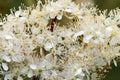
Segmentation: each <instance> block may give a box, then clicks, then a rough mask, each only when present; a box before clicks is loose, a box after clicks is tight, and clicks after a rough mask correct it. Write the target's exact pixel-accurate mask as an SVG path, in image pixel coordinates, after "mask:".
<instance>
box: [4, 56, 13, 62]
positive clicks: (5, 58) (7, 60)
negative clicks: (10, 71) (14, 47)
mask: <svg viewBox="0 0 120 80" xmlns="http://www.w3.org/2000/svg"><path fill="white" fill-rule="evenodd" d="M3 59H4V60H5V61H6V62H10V61H11V59H10V57H9V56H6V55H4V56H3Z"/></svg>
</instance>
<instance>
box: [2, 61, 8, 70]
mask: <svg viewBox="0 0 120 80" xmlns="http://www.w3.org/2000/svg"><path fill="white" fill-rule="evenodd" d="M2 68H3V69H4V70H5V71H8V69H9V68H8V65H7V64H6V63H2Z"/></svg>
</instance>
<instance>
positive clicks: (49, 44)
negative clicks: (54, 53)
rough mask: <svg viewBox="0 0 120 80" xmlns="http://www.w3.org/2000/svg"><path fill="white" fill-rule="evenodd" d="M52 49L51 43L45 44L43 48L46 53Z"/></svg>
mask: <svg viewBox="0 0 120 80" xmlns="http://www.w3.org/2000/svg"><path fill="white" fill-rule="evenodd" d="M53 47H54V45H53V44H52V43H46V44H45V47H44V48H45V50H46V51H49V50H50V49H51V48H53Z"/></svg>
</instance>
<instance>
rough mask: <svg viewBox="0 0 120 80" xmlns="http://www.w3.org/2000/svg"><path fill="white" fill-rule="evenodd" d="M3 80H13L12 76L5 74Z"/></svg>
mask: <svg viewBox="0 0 120 80" xmlns="http://www.w3.org/2000/svg"><path fill="white" fill-rule="evenodd" d="M4 80H13V76H12V74H6V75H5V77H4Z"/></svg>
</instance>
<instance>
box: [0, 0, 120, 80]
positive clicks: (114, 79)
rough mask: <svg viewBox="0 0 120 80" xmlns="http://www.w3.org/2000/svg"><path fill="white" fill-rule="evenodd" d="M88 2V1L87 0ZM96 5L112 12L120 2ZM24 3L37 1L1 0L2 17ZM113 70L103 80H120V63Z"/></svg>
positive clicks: (103, 1)
mask: <svg viewBox="0 0 120 80" xmlns="http://www.w3.org/2000/svg"><path fill="white" fill-rule="evenodd" d="M86 1H87V0H86ZM93 1H94V3H95V5H97V7H98V8H99V9H100V10H106V9H108V10H111V9H115V8H117V7H120V0H93ZM21 3H24V4H25V5H26V6H30V5H32V4H33V3H34V4H35V5H36V0H0V13H2V15H5V14H9V13H10V9H11V8H14V7H15V8H16V9H18V6H20V5H21ZM111 66H112V69H109V70H108V71H109V73H105V74H106V77H105V78H104V79H103V80H120V63H118V67H115V66H114V64H112V65H111Z"/></svg>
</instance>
